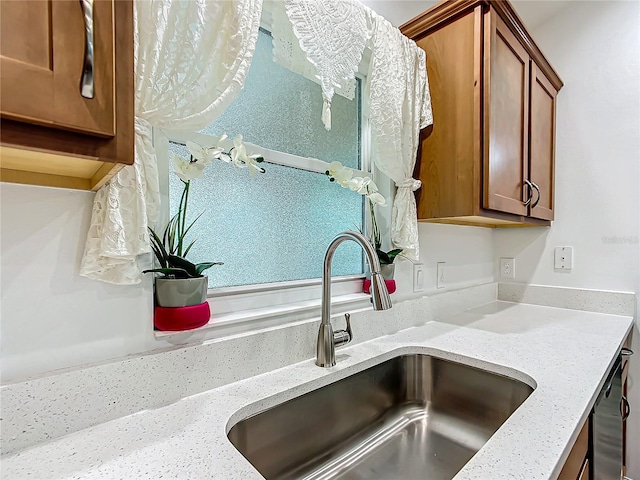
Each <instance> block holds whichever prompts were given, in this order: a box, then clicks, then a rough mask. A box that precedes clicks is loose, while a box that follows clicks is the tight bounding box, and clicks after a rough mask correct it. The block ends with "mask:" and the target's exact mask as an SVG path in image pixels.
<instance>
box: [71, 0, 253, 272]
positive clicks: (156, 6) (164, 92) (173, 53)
mask: <svg viewBox="0 0 640 480" xmlns="http://www.w3.org/2000/svg"><path fill="white" fill-rule="evenodd" d="M134 5H135V7H134V18H135V36H134V41H135V47H134V48H135V76H136V97H135V114H136V121H135V129H136V140H135V163H134V165H132V166H130V167H125V168H123V169H122V170H121V171H120V172H118V174H117V175H116V176H115V177H114V178H113V179H112V180H111V181H110V182H109V183H108V184H107V185H105V186H104V187H102V188H101V189H100V190H99V191H98V193H97V194H96V197H95V200H94V205H93V211H92V217H91V224H90V227H89V232H88V235H87V241H86V245H85V252H84V257H83V259H82V265H81V268H80V274H81V275H84V276H86V277H89V278H94V279H97V280H102V281H105V282H110V283H116V284H135V283H139V282H140V279H141V277H140V275H141V274H140V272H141V270H142V266H141V265H139V257H138V256H139V255H141V254H144V253H148V252H150V247H149V236H148V230H147V227H148V226H153V225H154V223H155V221H156V219H157V217H158V208H159V204H160V201H159V197H160V195H159V185H158V171H157V161H156V156H155V152H154V149H153V143H152V139H151V127H152V126H157V127H162V128H168V129H173V130H191V131H193V130H199V129H201V128H204V127H206V126H207V125H209V124H211V123H212V122H213V121H214V120H215V119H216V118H217V117H218V116H219V115H220V114H221V113H222V112H223V111H224V110H225V109H226V108H227V107H228V106H229V104H230V103H231V102H232V101H233V100H234V99H235V98H236V96H237V94H238V93H239V92H240V90H241V88H242V86H243V85H244V79H245V77H246V75H247V72H248V70H249V66H250V64H251V59H252V57H253V52H254V49H255V44H256V40H257V36H258V28H259V25H260V14H261V11H262V0H235V1H233V2H231V1H223V2H212V1H207V0H197V1H196V0H192V1H188V2H185V1H181V0H137V1H136V2H135V4H134Z"/></svg>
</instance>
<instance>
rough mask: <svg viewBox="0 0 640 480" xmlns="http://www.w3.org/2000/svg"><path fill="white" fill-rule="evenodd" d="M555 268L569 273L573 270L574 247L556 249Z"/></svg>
mask: <svg viewBox="0 0 640 480" xmlns="http://www.w3.org/2000/svg"><path fill="white" fill-rule="evenodd" d="M553 268H555V269H556V270H560V271H564V272H569V271H571V269H572V268H573V247H556V249H555V252H554V262H553Z"/></svg>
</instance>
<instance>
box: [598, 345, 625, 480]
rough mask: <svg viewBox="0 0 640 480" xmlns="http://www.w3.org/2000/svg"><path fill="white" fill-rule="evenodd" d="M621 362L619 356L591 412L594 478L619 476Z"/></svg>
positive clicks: (602, 479)
mask: <svg viewBox="0 0 640 480" xmlns="http://www.w3.org/2000/svg"><path fill="white" fill-rule="evenodd" d="M621 401H622V362H621V357H620V356H618V358H617V360H616V363H615V364H614V365H613V368H612V369H611V372H610V373H609V375H608V376H607V380H606V381H605V382H604V386H603V387H602V391H601V392H600V394H599V395H598V400H597V401H596V404H595V407H594V410H593V423H592V428H593V430H592V433H593V436H592V439H593V478H594V479H595V480H620V478H621V477H622V415H621V413H620V402H621Z"/></svg>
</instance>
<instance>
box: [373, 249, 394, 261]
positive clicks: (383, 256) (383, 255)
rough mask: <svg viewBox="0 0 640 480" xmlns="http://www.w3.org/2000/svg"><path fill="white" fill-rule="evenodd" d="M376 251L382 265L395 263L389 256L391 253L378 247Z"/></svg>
mask: <svg viewBox="0 0 640 480" xmlns="http://www.w3.org/2000/svg"><path fill="white" fill-rule="evenodd" d="M376 253H377V254H378V258H379V259H380V263H381V264H382V265H389V264H391V263H393V260H392V259H391V258H390V257H389V255H387V254H386V253H385V252H383V251H382V250H379V249H378V250H376Z"/></svg>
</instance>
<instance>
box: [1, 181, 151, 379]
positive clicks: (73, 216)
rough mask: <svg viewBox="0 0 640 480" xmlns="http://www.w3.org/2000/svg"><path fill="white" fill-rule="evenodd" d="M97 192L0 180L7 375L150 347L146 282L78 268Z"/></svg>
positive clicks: (4, 365) (4, 370) (3, 341)
mask: <svg viewBox="0 0 640 480" xmlns="http://www.w3.org/2000/svg"><path fill="white" fill-rule="evenodd" d="M93 196H94V195H93V193H89V192H79V191H70V190H62V189H53V188H44V187H30V186H22V185H12V184H6V183H2V184H0V199H1V202H0V203H1V210H0V212H1V232H2V235H1V240H2V243H1V251H0V272H1V273H0V275H1V281H2V288H1V291H0V301H1V303H0V317H1V321H0V332H1V338H0V342H1V343H0V345H1V359H2V380H3V382H5V381H8V380H11V379H13V378H16V377H23V376H26V375H33V374H37V373H41V372H46V371H49V370H53V369H56V368H61V367H66V366H70V365H77V364H80V363H86V362H92V361H97V360H102V359H106V358H112V357H118V356H122V355H126V354H129V353H132V352H140V351H144V350H146V349H147V348H148V347H149V346H150V345H153V343H151V344H149V342H153V335H152V331H151V324H150V322H149V321H148V320H149V319H150V318H151V317H150V315H151V309H152V300H151V298H152V297H151V295H152V294H151V289H150V286H149V284H147V286H146V287H143V286H134V287H119V286H115V285H108V284H103V283H98V282H95V281H91V280H88V279H86V278H83V277H80V276H79V275H78V269H79V265H80V258H81V256H82V252H83V250H84V240H83V239H84V238H86V232H87V228H88V225H89V219H90V216H91V205H92V200H93Z"/></svg>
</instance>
